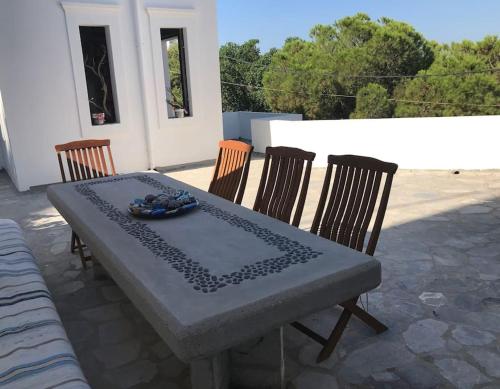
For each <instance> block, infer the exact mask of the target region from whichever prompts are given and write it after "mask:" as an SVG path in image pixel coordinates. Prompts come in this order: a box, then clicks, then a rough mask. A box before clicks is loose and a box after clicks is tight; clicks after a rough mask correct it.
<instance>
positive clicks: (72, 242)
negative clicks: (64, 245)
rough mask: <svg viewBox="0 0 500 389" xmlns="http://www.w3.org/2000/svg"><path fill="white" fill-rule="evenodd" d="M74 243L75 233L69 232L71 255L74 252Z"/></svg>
mask: <svg viewBox="0 0 500 389" xmlns="http://www.w3.org/2000/svg"><path fill="white" fill-rule="evenodd" d="M75 241H76V234H75V231H71V247H70V251H71V254H74V253H75V250H76V245H75V243H76V242H75Z"/></svg>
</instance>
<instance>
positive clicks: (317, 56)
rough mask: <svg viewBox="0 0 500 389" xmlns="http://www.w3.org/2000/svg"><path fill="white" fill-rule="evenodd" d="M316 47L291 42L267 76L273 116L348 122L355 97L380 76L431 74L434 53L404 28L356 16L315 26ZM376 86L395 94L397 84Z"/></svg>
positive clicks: (383, 82)
mask: <svg viewBox="0 0 500 389" xmlns="http://www.w3.org/2000/svg"><path fill="white" fill-rule="evenodd" d="M311 38H312V41H310V42H309V41H304V40H300V39H289V40H287V41H286V42H285V45H284V46H283V48H282V49H280V50H278V51H277V52H276V54H275V55H274V56H273V58H272V60H271V66H270V68H269V69H268V71H266V73H265V74H264V86H265V87H266V88H271V89H280V90H285V91H286V93H282V94H281V95H280V94H278V92H273V91H270V92H269V91H266V99H267V101H268V103H269V105H270V106H271V108H272V109H273V110H277V111H291V112H301V113H303V114H304V115H305V116H306V117H307V118H309V119H332V118H348V117H349V115H350V114H351V113H352V112H353V111H354V108H355V101H354V99H349V98H345V97H335V96H331V95H332V94H334V95H343V94H347V95H355V94H356V93H357V92H358V91H359V90H360V89H361V88H363V87H364V86H366V85H367V84H368V83H369V82H370V81H373V80H372V79H370V78H369V77H361V78H359V77H356V76H361V75H362V76H370V75H379V74H388V75H394V74H410V75H412V74H416V73H417V72H418V71H419V70H421V69H426V68H428V67H429V66H430V65H431V63H432V61H433V59H434V53H433V50H432V47H431V45H430V44H429V43H428V42H427V41H426V40H425V38H424V37H423V36H422V35H421V34H419V33H418V32H416V31H415V29H414V28H413V27H411V26H410V25H408V24H406V23H402V22H397V21H394V20H391V19H387V18H383V19H381V20H380V21H379V22H374V21H372V20H371V19H370V18H369V17H368V15H365V14H357V15H355V16H352V17H346V18H343V19H340V20H338V21H337V22H335V23H334V24H332V25H317V26H315V27H313V29H312V30H311ZM377 82H378V83H380V84H381V85H383V86H384V87H385V88H387V90H388V92H389V93H392V91H393V90H394V88H395V87H396V85H397V84H396V82H395V81H394V80H393V79H380V80H377Z"/></svg>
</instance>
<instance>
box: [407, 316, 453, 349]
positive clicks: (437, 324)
mask: <svg viewBox="0 0 500 389" xmlns="http://www.w3.org/2000/svg"><path fill="white" fill-rule="evenodd" d="M447 330H448V324H446V323H444V322H442V321H438V320H434V319H425V320H420V321H417V322H416V323H413V324H411V325H410V326H409V327H408V329H407V330H406V331H405V332H404V333H403V337H404V339H405V341H406V345H407V346H408V347H409V348H410V350H411V351H413V352H414V353H426V352H429V351H432V350H437V349H440V348H443V347H444V346H445V342H444V339H443V338H442V336H443V334H444V333H445V332H446V331H447Z"/></svg>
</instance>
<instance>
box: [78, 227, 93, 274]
mask: <svg viewBox="0 0 500 389" xmlns="http://www.w3.org/2000/svg"><path fill="white" fill-rule="evenodd" d="M75 243H76V248H77V249H78V254H80V260H81V261H82V266H83V268H84V269H87V261H90V260H91V257H86V256H85V254H84V252H83V245H82V242H81V240H80V237H79V236H78V235H76V234H75Z"/></svg>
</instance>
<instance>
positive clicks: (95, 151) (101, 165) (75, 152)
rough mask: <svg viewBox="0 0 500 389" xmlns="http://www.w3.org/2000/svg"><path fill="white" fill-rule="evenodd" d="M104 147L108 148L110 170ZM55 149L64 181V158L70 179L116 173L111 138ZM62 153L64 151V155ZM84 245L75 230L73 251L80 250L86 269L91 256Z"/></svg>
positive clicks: (62, 145) (90, 140) (72, 236)
mask: <svg viewBox="0 0 500 389" xmlns="http://www.w3.org/2000/svg"><path fill="white" fill-rule="evenodd" d="M103 148H106V149H107V154H108V163H109V170H108V163H106V158H105V153H104V150H103ZM55 149H56V153H57V160H58V162H59V169H60V170H61V178H62V180H63V182H67V178H66V177H67V175H66V171H65V169H64V163H63V158H64V159H66V162H67V170H68V173H69V179H70V181H82V180H89V179H91V178H99V177H107V176H109V175H113V176H114V175H116V171H115V165H114V162H113V156H112V154H111V148H110V140H109V139H88V140H79V141H74V142H69V143H64V144H60V145H56V146H55ZM62 153H64V157H63V156H62ZM110 173H111V174H110ZM83 247H84V245H83V244H82V242H81V240H80V238H79V237H78V235H77V234H75V232H74V231H73V232H72V234H71V252H72V253H74V252H75V250H78V253H79V254H80V258H81V260H82V265H83V268H84V269H86V268H87V261H89V260H91V257H89V256H85V255H84V253H83Z"/></svg>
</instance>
